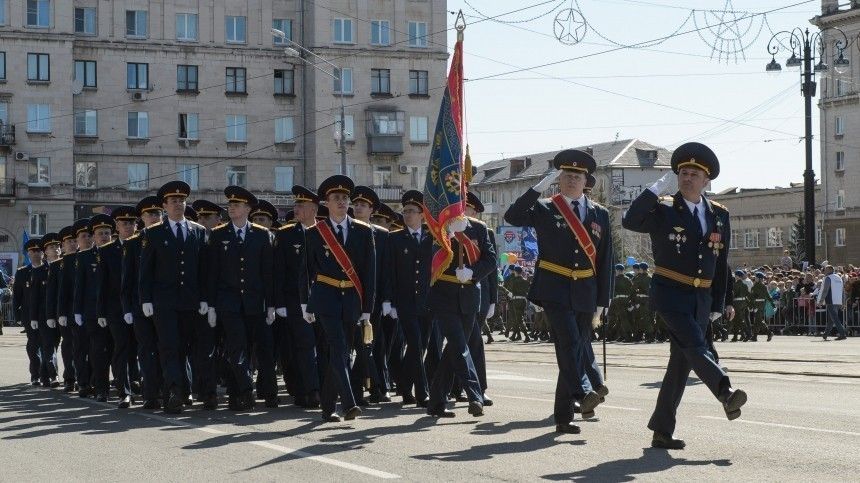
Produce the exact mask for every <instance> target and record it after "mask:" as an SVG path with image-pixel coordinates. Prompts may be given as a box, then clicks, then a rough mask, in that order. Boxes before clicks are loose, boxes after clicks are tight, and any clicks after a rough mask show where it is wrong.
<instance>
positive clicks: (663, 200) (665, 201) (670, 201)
mask: <svg viewBox="0 0 860 483" xmlns="http://www.w3.org/2000/svg"><path fill="white" fill-rule="evenodd" d="M660 204H662V205H666V206H673V205H674V204H675V198H673V197H671V196H661V197H660Z"/></svg>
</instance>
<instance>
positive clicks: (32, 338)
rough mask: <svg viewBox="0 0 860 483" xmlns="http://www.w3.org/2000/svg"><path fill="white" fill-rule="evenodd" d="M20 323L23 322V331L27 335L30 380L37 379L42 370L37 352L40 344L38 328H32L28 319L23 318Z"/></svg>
mask: <svg viewBox="0 0 860 483" xmlns="http://www.w3.org/2000/svg"><path fill="white" fill-rule="evenodd" d="M21 323H22V324H24V333H25V334H26V335H27V360H28V361H29V362H30V381H31V382H34V381H38V380H39V375H40V373H41V371H42V359H41V354H40V352H39V346H40V345H41V342H40V339H39V330H38V329H36V330H33V329H32V328H31V327H30V321H29V320H24V321H22V322H21Z"/></svg>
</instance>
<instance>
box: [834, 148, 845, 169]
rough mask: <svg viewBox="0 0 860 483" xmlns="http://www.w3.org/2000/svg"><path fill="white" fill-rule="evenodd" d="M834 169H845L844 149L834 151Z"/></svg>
mask: <svg viewBox="0 0 860 483" xmlns="http://www.w3.org/2000/svg"><path fill="white" fill-rule="evenodd" d="M836 171H845V151H836Z"/></svg>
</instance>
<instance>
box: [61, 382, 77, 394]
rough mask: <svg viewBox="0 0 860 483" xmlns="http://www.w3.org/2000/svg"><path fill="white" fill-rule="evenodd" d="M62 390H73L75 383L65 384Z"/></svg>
mask: <svg viewBox="0 0 860 483" xmlns="http://www.w3.org/2000/svg"><path fill="white" fill-rule="evenodd" d="M63 392H75V384H74V383H72V384H66V385H65V386H63Z"/></svg>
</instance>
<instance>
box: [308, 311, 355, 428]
mask: <svg viewBox="0 0 860 483" xmlns="http://www.w3.org/2000/svg"><path fill="white" fill-rule="evenodd" d="M317 322H318V323H319V324H320V326H322V330H323V334H324V336H325V341H326V347H327V348H328V364H327V370H326V375H325V379H324V380H323V384H322V390H321V391H320V406H321V408H322V412H323V414H331V413H334V412H335V410H336V408H337V398H338V396H340V404H341V406H342V408H343V409H345V410H347V409H351V408H353V407H355V397H354V395H353V392H352V387H351V384H350V375H349V356H350V352H351V347H350V346H351V344H350V343H349V342H348V341H352V340H353V339H352V338H353V336H354V332H355V328H356V324H355V321H352V320H343V319H342V318H340V317H331V316H319V317H318V318H317Z"/></svg>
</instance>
